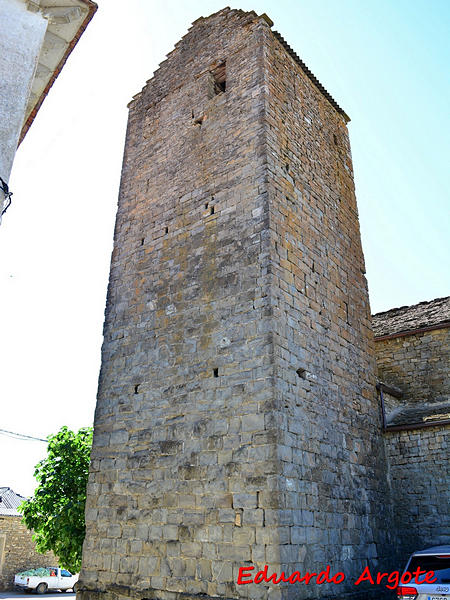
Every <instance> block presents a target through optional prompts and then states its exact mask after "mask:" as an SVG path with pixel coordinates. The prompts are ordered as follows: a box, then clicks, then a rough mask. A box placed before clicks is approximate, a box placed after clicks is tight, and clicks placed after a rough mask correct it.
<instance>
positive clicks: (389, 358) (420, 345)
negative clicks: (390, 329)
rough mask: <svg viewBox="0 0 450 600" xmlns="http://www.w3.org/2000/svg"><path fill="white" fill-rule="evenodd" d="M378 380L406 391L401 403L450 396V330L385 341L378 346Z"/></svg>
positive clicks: (428, 400)
mask: <svg viewBox="0 0 450 600" xmlns="http://www.w3.org/2000/svg"><path fill="white" fill-rule="evenodd" d="M375 349H376V357H377V366H378V377H379V379H380V380H381V381H384V382H386V383H388V384H390V385H395V386H396V387H398V388H400V389H401V390H402V391H403V398H402V403H413V402H417V403H423V402H437V401H442V400H448V399H449V397H450V374H449V364H450V328H448V327H447V328H445V329H434V330H430V331H426V332H422V333H416V334H412V335H406V336H399V337H394V338H384V339H383V338H382V339H379V340H376V343H375Z"/></svg>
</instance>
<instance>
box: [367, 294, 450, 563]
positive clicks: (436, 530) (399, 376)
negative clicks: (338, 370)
mask: <svg viewBox="0 0 450 600" xmlns="http://www.w3.org/2000/svg"><path fill="white" fill-rule="evenodd" d="M373 329H374V333H375V342H376V344H375V348H376V357H377V365H378V377H379V380H380V383H379V386H378V387H379V390H380V394H381V396H382V402H383V408H384V425H385V442H386V449H387V456H388V460H389V482H390V485H391V486H392V492H393V508H394V524H393V529H394V531H395V532H396V537H397V541H396V544H397V548H398V550H399V552H400V555H401V556H402V557H405V556H407V555H408V554H409V553H411V552H413V551H414V550H416V549H419V548H421V547H423V546H433V545H439V544H448V543H449V542H450V469H449V457H450V444H449V440H450V297H447V298H438V299H436V300H432V301H431V302H421V303H420V304H417V305H415V306H403V307H401V308H396V309H392V310H389V311H387V312H383V313H378V314H376V315H374V317H373Z"/></svg>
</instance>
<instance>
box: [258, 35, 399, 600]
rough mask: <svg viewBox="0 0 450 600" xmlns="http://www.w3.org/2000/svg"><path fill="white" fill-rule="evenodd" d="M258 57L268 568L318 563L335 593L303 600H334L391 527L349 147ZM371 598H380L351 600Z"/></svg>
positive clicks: (297, 88)
mask: <svg viewBox="0 0 450 600" xmlns="http://www.w3.org/2000/svg"><path fill="white" fill-rule="evenodd" d="M265 58H266V73H267V85H268V107H267V117H266V118H267V132H268V157H269V161H268V177H269V202H270V229H271V257H272V263H273V269H274V287H273V290H274V293H273V297H272V303H273V307H274V344H275V361H276V402H277V409H278V412H277V417H276V418H277V421H276V422H277V426H278V429H279V436H278V440H279V458H280V460H281V471H280V485H279V488H280V494H279V497H278V503H277V507H278V508H280V509H282V510H280V519H281V520H282V525H283V527H281V531H282V532H283V535H284V536H285V541H286V545H284V546H280V548H279V549H278V553H277V559H278V560H279V561H280V562H281V563H282V566H283V567H284V568H285V569H286V571H287V572H290V573H291V572H293V571H294V570H296V569H299V570H302V571H305V570H309V571H311V570H312V571H316V572H317V570H318V569H321V568H323V565H327V564H330V565H331V566H332V571H333V572H336V571H342V572H344V573H345V574H346V576H347V581H346V582H345V583H344V584H342V585H340V586H336V585H334V584H330V586H329V587H328V588H327V587H326V586H320V589H319V586H309V588H308V589H305V590H304V589H302V590H301V593H302V595H301V597H302V598H309V597H314V598H317V597H320V598H323V597H325V596H326V597H328V596H327V594H329V595H330V597H338V598H344V597H347V595H346V594H348V597H350V596H351V593H352V592H353V593H355V591H356V588H355V587H354V585H353V581H354V580H355V579H356V578H357V577H358V575H359V574H360V573H361V572H362V570H363V568H364V567H365V566H366V564H367V562H368V561H369V564H371V565H372V566H375V565H380V564H382V563H383V561H385V559H386V558H387V557H386V552H387V547H388V539H387V531H388V524H389V516H390V511H389V494H388V489H387V483H386V461H385V453H384V448H383V441H382V439H381V435H380V429H381V421H380V419H381V414H380V407H379V403H378V400H377V397H376V393H375V361H374V348H373V339H372V333H371V325H370V318H371V317H370V308H369V299H368V292H367V283H366V279H365V276H364V273H365V268H364V259H363V253H362V248H361V242H360V233H359V224H358V214H357V207H356V198H355V190H354V183H353V171H352V162H351V154H350V144H349V139H348V132H347V128H346V125H345V121H344V118H343V117H342V115H340V114H339V113H338V112H337V111H336V110H335V109H334V108H333V107H332V106H331V104H330V103H329V102H328V100H327V99H326V98H325V97H324V96H323V95H322V94H321V93H320V92H319V91H318V90H317V88H316V87H315V86H314V85H313V84H312V83H311V81H310V80H309V78H308V77H307V76H306V75H305V73H304V72H303V70H302V69H301V68H300V66H299V65H298V64H297V62H296V61H295V60H294V58H293V57H292V56H291V55H290V54H288V53H287V52H286V51H285V48H284V47H283V46H282V44H281V43H280V41H279V40H278V39H276V38H275V37H274V36H273V35H272V33H271V32H270V31H268V30H266V31H265ZM288 587H289V590H288V591H287V594H288V595H289V594H290V595H289V597H292V598H298V597H299V596H298V593H299V590H298V589H293V588H295V586H288ZM358 592H359V593H361V592H360V591H359V590H358ZM371 594H373V597H376V598H380V597H381V596H382V591H380V589H376V590H374V589H373V588H372V589H367V590H365V591H364V592H362V597H363V598H369V597H372V596H371Z"/></svg>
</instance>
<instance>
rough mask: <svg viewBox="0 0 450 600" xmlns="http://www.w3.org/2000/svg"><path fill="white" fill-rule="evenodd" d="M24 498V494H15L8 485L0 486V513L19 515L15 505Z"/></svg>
mask: <svg viewBox="0 0 450 600" xmlns="http://www.w3.org/2000/svg"><path fill="white" fill-rule="evenodd" d="M24 500H26V498H25V496H21V495H20V494H16V493H15V492H14V491H13V490H12V489H11V488H9V487H0V515H7V516H10V517H20V516H21V514H20V512H19V511H18V510H17V507H18V506H19V505H20V504H22V502H23V501H24Z"/></svg>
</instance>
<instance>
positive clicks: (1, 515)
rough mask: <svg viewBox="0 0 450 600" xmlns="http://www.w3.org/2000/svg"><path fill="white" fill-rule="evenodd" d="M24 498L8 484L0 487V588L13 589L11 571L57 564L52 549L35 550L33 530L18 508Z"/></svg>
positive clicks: (2, 589) (1, 589)
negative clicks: (24, 521)
mask: <svg viewBox="0 0 450 600" xmlns="http://www.w3.org/2000/svg"><path fill="white" fill-rule="evenodd" d="M24 500H26V498H24V497H23V496H20V495H19V494H16V493H15V492H14V491H13V490H12V489H11V488H9V487H0V591H7V590H12V589H14V575H15V574H16V573H19V572H20V571H25V570H26V569H36V568H38V567H46V566H50V565H57V564H58V560H57V559H56V558H55V556H54V554H53V553H52V552H47V553H46V554H38V553H37V552H36V550H35V544H34V542H33V539H32V532H31V531H29V530H28V529H27V528H26V526H25V525H24V524H23V523H22V516H21V514H20V513H19V511H18V510H17V508H18V506H19V505H20V504H21V503H22V502H23V501H24Z"/></svg>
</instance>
